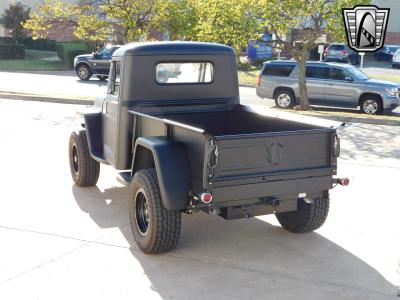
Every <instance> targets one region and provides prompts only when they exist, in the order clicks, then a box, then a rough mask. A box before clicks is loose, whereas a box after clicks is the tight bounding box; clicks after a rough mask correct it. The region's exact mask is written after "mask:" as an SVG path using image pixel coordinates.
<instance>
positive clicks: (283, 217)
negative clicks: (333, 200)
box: [276, 191, 329, 233]
mask: <svg viewBox="0 0 400 300" xmlns="http://www.w3.org/2000/svg"><path fill="white" fill-rule="evenodd" d="M328 212H329V193H328V192H327V191H325V192H324V193H323V194H322V195H321V196H320V197H316V198H313V199H310V200H309V201H307V200H306V199H304V198H299V199H297V210H296V211H291V212H285V213H277V214H276V218H277V219H278V221H279V223H280V224H281V225H282V227H283V228H285V229H286V230H288V231H290V232H294V233H303V232H310V231H313V230H316V229H318V228H320V227H321V226H322V225H323V224H324V223H325V220H326V217H327V216H328Z"/></svg>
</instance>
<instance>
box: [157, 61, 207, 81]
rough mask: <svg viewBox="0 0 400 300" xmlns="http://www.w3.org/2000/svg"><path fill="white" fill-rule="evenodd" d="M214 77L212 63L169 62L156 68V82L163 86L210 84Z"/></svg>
mask: <svg viewBox="0 0 400 300" xmlns="http://www.w3.org/2000/svg"><path fill="white" fill-rule="evenodd" d="M213 75H214V67H213V64H212V63H210V62H171V63H169V62H167V63H159V64H157V66H156V81H157V82H158V83H163V84H174V83H209V82H212V81H213Z"/></svg>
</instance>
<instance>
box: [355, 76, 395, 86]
mask: <svg viewBox="0 0 400 300" xmlns="http://www.w3.org/2000/svg"><path fill="white" fill-rule="evenodd" d="M362 83H363V84H365V85H367V86H375V87H382V88H397V87H400V83H397V82H393V81H387V80H378V79H372V78H371V79H368V80H365V81H362Z"/></svg>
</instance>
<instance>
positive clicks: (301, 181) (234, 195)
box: [211, 176, 334, 207]
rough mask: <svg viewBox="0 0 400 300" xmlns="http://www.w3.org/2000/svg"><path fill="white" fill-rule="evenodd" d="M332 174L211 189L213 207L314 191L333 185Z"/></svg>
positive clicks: (329, 187) (327, 188) (326, 188)
mask: <svg viewBox="0 0 400 300" xmlns="http://www.w3.org/2000/svg"><path fill="white" fill-rule="evenodd" d="M333 181H334V180H333V178H332V176H321V177H311V178H297V179H290V180H278V181H271V182H268V181H267V182H262V183H253V184H243V185H234V186H223V187H216V188H213V189H212V191H211V192H212V194H213V202H212V206H213V207H224V206H231V205H241V204H242V203H241V202H242V200H243V202H247V201H248V200H249V199H255V200H259V199H260V198H265V197H277V198H287V196H288V195H291V196H292V197H293V195H296V196H298V195H299V194H301V193H315V192H320V191H324V190H329V189H331V188H332V187H333Z"/></svg>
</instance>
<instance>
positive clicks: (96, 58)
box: [74, 45, 121, 81]
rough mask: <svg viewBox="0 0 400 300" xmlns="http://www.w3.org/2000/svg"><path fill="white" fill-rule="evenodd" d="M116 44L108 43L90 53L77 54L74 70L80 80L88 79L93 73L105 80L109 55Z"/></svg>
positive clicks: (115, 47) (108, 66)
mask: <svg viewBox="0 0 400 300" xmlns="http://www.w3.org/2000/svg"><path fill="white" fill-rule="evenodd" d="M119 47H121V46H118V45H115V46H111V45H108V46H106V47H104V48H101V49H100V50H98V51H97V52H94V53H92V54H82V55H78V56H76V57H75V59H74V70H75V72H76V75H77V76H78V77H79V79H80V80H84V81H86V80H89V79H90V77H92V76H93V75H95V76H97V78H98V79H100V80H106V79H107V77H108V73H109V71H110V64H111V57H112V55H113V53H114V52H115V50H117V49H118V48H119Z"/></svg>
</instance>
